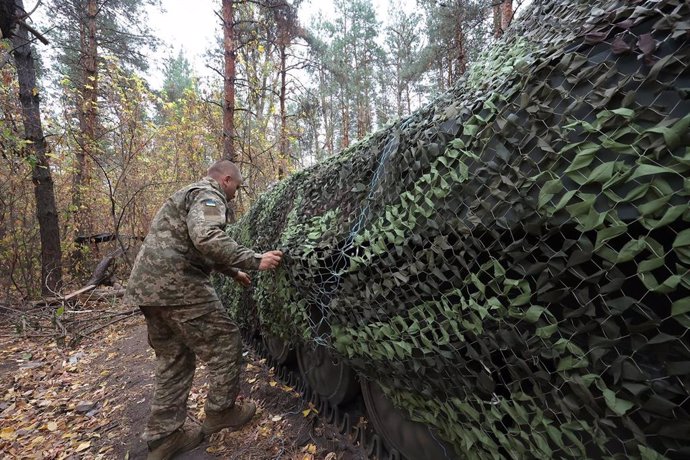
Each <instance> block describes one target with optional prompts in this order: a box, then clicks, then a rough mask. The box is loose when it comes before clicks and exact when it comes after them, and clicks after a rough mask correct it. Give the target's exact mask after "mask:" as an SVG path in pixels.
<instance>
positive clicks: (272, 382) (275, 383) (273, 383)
mask: <svg viewBox="0 0 690 460" xmlns="http://www.w3.org/2000/svg"><path fill="white" fill-rule="evenodd" d="M269 385H271V386H272V387H274V386H276V385H278V382H276V381H275V380H273V381H271V383H269Z"/></svg>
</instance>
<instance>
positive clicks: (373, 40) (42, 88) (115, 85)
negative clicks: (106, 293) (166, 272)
mask: <svg viewBox="0 0 690 460" xmlns="http://www.w3.org/2000/svg"><path fill="white" fill-rule="evenodd" d="M217 3H218V4H217V5H214V9H215V11H216V23H215V24H208V27H209V28H212V27H214V28H215V29H214V30H215V31H216V32H215V33H216V37H217V40H216V42H215V43H210V44H209V46H208V52H207V55H206V58H205V59H206V62H205V64H206V66H207V69H211V73H212V74H213V77H209V78H201V77H200V75H201V74H202V73H203V72H201V71H200V70H199V69H194V68H193V67H192V65H191V63H190V60H189V59H188V57H187V56H186V55H185V54H184V52H183V51H182V49H180V50H179V51H178V52H177V53H176V54H172V55H170V53H169V52H168V55H165V52H166V50H167V49H168V48H169V47H170V44H166V43H163V42H162V41H161V40H160V39H159V38H158V37H156V36H155V35H154V33H153V29H152V28H151V24H150V23H149V21H148V17H149V16H148V14H149V12H150V11H153V10H160V9H161V8H165V7H166V2H165V1H161V2H158V1H155V0H147V1H143V2H142V1H133V0H41V1H38V2H36V3H35V4H30V3H28V2H27V3H26V4H25V3H24V2H23V1H21V0H3V1H2V2H1V5H2V6H1V12H0V13H1V18H2V19H1V21H0V22H1V25H2V38H3V39H2V40H0V53H1V54H0V56H1V57H0V78H1V80H2V86H1V87H0V133H1V134H0V151H1V152H2V158H1V159H0V161H1V162H2V164H1V165H0V270H1V272H2V274H3V276H2V277H1V278H0V289H1V293H0V305H14V304H17V302H22V301H25V300H28V299H36V298H39V297H40V296H44V297H46V296H47V297H56V296H60V295H61V294H64V293H65V292H69V290H70V289H68V287H71V288H77V287H80V286H82V285H83V284H85V283H86V281H87V280H88V279H89V277H90V274H91V273H92V272H93V270H94V269H95V267H96V266H97V264H98V263H99V262H101V261H104V260H105V261H114V263H113V266H112V267H110V268H109V270H110V272H112V271H113V270H114V268H115V267H117V270H115V272H116V274H115V276H111V277H110V278H109V279H108V280H107V281H108V282H110V283H113V282H118V281H121V280H122V279H125V278H126V276H127V273H128V270H129V268H130V266H131V262H132V260H133V257H134V255H135V254H136V253H135V252H134V251H135V250H136V248H137V247H138V246H137V242H139V241H140V240H141V239H143V237H144V236H145V235H146V232H147V229H148V226H149V224H150V221H151V219H152V217H153V215H154V214H155V212H156V210H157V209H158V206H159V205H160V203H161V202H162V200H163V199H164V198H165V197H166V196H167V195H169V194H170V193H171V192H172V191H174V190H176V189H177V188H180V187H181V186H182V185H184V184H186V183H188V182H190V181H193V180H196V179H197V178H199V177H202V176H203V175H204V172H205V169H206V167H207V166H208V165H209V164H210V163H211V162H213V161H215V160H218V159H220V158H230V159H232V160H233V161H235V162H237V163H238V164H239V165H241V168H242V172H243V175H244V176H245V178H246V185H247V187H246V188H245V189H244V190H243V193H242V194H240V196H239V197H238V199H237V202H236V209H235V212H236V213H237V215H241V214H242V213H243V212H244V211H245V210H247V209H248V208H249V207H250V206H251V204H252V203H253V202H254V201H255V199H256V198H257V197H258V196H259V194H260V193H262V192H263V191H264V190H265V189H266V188H267V187H269V186H270V185H271V184H273V183H275V182H276V181H278V180H280V179H283V178H285V177H287V176H288V175H289V174H290V173H292V172H294V171H298V170H300V169H302V168H303V167H305V166H309V165H311V164H314V163H316V162H319V161H320V160H322V159H324V158H327V157H331V156H334V155H338V153H339V152H340V151H342V150H343V149H345V148H347V147H348V146H350V145H352V144H353V143H355V142H356V141H357V140H358V139H362V138H363V137H364V136H366V135H367V134H368V133H371V132H374V131H376V130H377V129H380V128H382V127H384V126H386V125H388V124H390V123H392V122H393V121H395V120H396V119H398V118H400V117H403V116H406V115H409V114H410V113H411V112H412V111H414V110H415V109H416V108H418V107H420V106H422V105H424V104H426V103H428V102H430V101H433V99H434V97H435V96H436V95H438V94H440V93H442V92H444V91H445V90H447V89H448V88H451V87H452V86H453V85H454V83H455V82H456V81H457V80H458V79H459V78H460V77H461V76H462V75H463V74H464V73H465V71H466V69H467V67H468V66H469V65H470V64H471V62H472V61H473V60H475V59H476V58H477V57H478V56H479V55H481V53H482V52H483V51H484V50H486V48H487V47H488V46H489V45H490V44H491V43H492V42H493V41H495V40H496V38H497V37H500V36H501V35H502V34H503V31H504V30H505V29H506V28H507V27H508V25H509V24H510V22H511V19H512V18H513V16H514V15H519V14H520V10H521V6H523V5H522V1H508V0H506V1H502V2H500V1H496V0H493V1H492V0H452V1H446V2H441V1H434V0H417V1H416V2H414V4H413V8H407V9H406V8H403V7H402V5H401V4H398V3H396V1H394V0H389V2H388V4H387V5H386V10H387V11H388V14H387V17H385V18H381V17H377V14H376V11H377V10H376V8H375V7H374V5H373V4H372V2H371V1H366V0H355V1H345V0H335V1H334V2H333V8H332V14H331V15H330V17H326V16H324V15H319V16H316V17H314V18H313V19H312V21H311V23H309V24H302V23H300V20H299V12H300V11H301V10H300V9H304V8H309V7H310V5H309V3H308V2H305V1H293V2H284V1H281V0H265V1H238V0H223V1H218V2H217ZM408 6H409V5H408ZM195 33H198V31H194V30H186V31H184V32H183V35H184V34H195ZM160 56H165V57H164V58H163V59H162V61H163V65H162V67H163V68H162V75H163V82H162V85H160V86H161V88H160V89H154V87H153V85H152V84H151V82H150V81H149V80H150V76H149V75H150V74H149V73H147V72H148V71H149V70H150V66H151V63H152V62H155V57H160ZM133 248H134V249H133ZM110 272H109V273H110ZM101 281H103V280H101Z"/></svg>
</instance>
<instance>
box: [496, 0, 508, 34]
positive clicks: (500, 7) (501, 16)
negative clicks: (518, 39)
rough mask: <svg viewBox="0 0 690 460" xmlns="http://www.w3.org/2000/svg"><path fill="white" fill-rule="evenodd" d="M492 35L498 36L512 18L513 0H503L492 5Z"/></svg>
mask: <svg viewBox="0 0 690 460" xmlns="http://www.w3.org/2000/svg"><path fill="white" fill-rule="evenodd" d="M493 13H494V14H493V15H494V36H495V37H497V38H498V37H500V36H502V35H503V33H504V32H505V30H506V29H507V28H508V26H509V25H510V22H511V21H512V20H513V0H504V1H503V2H502V3H498V4H496V5H494V7H493Z"/></svg>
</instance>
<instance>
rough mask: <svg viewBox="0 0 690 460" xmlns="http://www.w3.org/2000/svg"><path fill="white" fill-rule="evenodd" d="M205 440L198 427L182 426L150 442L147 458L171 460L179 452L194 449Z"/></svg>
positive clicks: (149, 459)
mask: <svg viewBox="0 0 690 460" xmlns="http://www.w3.org/2000/svg"><path fill="white" fill-rule="evenodd" d="M203 440H204V435H203V434H202V433H201V430H199V429H198V428H195V429H192V428H180V429H178V430H176V431H173V432H172V433H171V434H169V435H168V436H166V437H165V438H163V439H158V440H156V441H152V442H149V443H148V445H149V455H148V456H147V457H146V460H169V459H171V458H173V457H174V456H175V455H177V454H181V453H182V452H187V451H188V450H192V449H194V448H195V447H196V446H198V445H199V444H201V441H203Z"/></svg>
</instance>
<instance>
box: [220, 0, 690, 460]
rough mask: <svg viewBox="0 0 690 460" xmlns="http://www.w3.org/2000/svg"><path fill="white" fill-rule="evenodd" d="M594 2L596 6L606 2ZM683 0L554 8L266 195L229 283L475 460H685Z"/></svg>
mask: <svg viewBox="0 0 690 460" xmlns="http://www.w3.org/2000/svg"><path fill="white" fill-rule="evenodd" d="M602 5H604V6H602ZM689 38H690V3H688V2H687V1H681V0H659V1H646V2H643V1H634V2H627V1H617V2H594V1H582V0H580V1H565V0H554V1H543V2H534V4H533V5H532V9H531V11H529V13H528V14H525V15H523V17H522V19H520V20H517V21H516V23H515V24H514V25H513V26H512V28H511V31H510V32H509V33H508V34H507V35H506V36H505V37H504V39H503V40H502V41H501V42H500V43H498V45H497V46H496V47H494V48H493V49H492V50H491V51H490V52H488V53H487V54H486V55H485V56H484V57H483V58H482V59H481V60H480V62H478V63H477V64H476V65H474V66H473V67H472V68H471V69H470V70H469V71H468V73H467V74H466V75H465V77H463V79H462V80H461V81H460V82H459V84H458V85H457V86H456V87H455V88H454V89H453V90H452V91H450V92H448V93H445V94H443V95H441V96H440V97H438V98H437V99H436V100H434V101H433V102H432V103H430V104H429V105H428V106H426V107H425V108H423V109H421V110H419V111H417V112H416V113H414V114H413V115H411V116H410V117H408V118H405V119H402V120H399V121H397V122H395V123H393V124H391V125H389V126H387V127H385V128H384V129H382V130H380V131H379V132H377V133H374V134H372V135H370V136H369V137H368V138H366V139H363V140H362V141H360V142H358V143H357V144H355V145H353V146H352V147H350V148H348V149H347V150H345V151H343V152H342V153H341V154H339V155H337V156H335V157H332V158H330V159H328V160H326V161H324V162H323V163H320V164H318V165H316V166H314V167H312V168H310V169H307V170H304V171H301V172H298V173H296V174H294V175H293V176H291V177H290V178H288V179H287V180H285V181H283V182H281V183H279V184H277V185H276V186H275V187H274V188H273V189H272V190H270V191H268V192H267V193H266V194H264V195H263V196H262V197H261V198H260V199H259V200H258V201H257V202H256V204H255V205H254V206H253V207H252V209H251V210H250V211H249V212H248V213H247V214H246V215H245V216H244V217H243V218H242V219H241V220H240V221H239V222H238V223H237V224H236V225H234V226H233V227H232V228H231V229H230V230H229V232H230V233H231V235H232V236H233V237H234V238H235V239H236V240H237V241H239V242H240V243H243V244H245V245H247V246H250V247H253V248H261V249H273V248H281V249H282V250H284V251H285V253H286V257H285V263H284V265H283V266H282V268H281V269H279V270H278V271H275V272H261V273H260V274H258V275H257V277H256V278H257V279H256V280H255V282H254V284H255V287H254V288H253V290H251V291H241V290H239V289H238V288H236V287H235V286H234V285H233V284H232V283H226V282H222V281H219V283H220V284H219V286H218V288H219V289H220V290H222V292H223V295H222V296H223V298H224V301H225V302H226V304H227V306H228V309H229V311H230V312H231V313H232V314H233V315H234V317H235V318H236V319H237V321H238V322H239V323H240V324H241V325H242V326H243V327H244V328H247V329H250V330H259V329H262V330H264V331H267V332H268V333H270V334H272V335H275V336H278V337H282V338H284V339H286V340H289V341H291V342H293V343H318V344H321V345H323V346H325V347H328V348H329V349H330V350H331V352H332V353H333V354H334V355H337V356H339V357H340V358H342V359H343V360H344V361H345V362H347V363H348V364H349V365H351V366H352V367H353V368H355V369H356V370H357V371H358V372H359V373H360V375H362V376H363V377H365V378H370V379H373V380H375V381H377V382H379V383H380V385H381V387H382V388H383V390H384V392H385V394H386V395H387V396H388V397H389V398H390V399H391V400H392V401H393V402H394V403H395V405H396V406H397V407H399V408H401V409H403V410H405V411H406V413H408V414H409V415H410V417H411V418H412V419H413V420H416V421H420V422H422V423H425V424H427V425H429V426H431V427H433V428H434V430H435V432H436V433H437V434H438V436H439V437H441V438H442V439H444V440H446V441H447V442H449V443H450V445H452V446H453V447H454V449H455V451H456V453H461V455H460V454H458V455H460V456H461V457H462V458H503V457H509V458H512V457H518V458H535V457H537V458H559V457H560V458H562V457H568V458H584V457H590V458H611V457H616V458H643V459H656V458H664V457H667V458H687V456H690V417H689V415H688V410H689V409H690V399H689V396H690V346H689V345H690V342H689V340H688V327H689V326H690V317H689V316H688V313H689V312H690V294H689V288H690V228H689V226H688V222H690V211H689V207H688V202H689V201H690V200H689V199H688V195H689V194H690V179H688V177H690V175H689V174H688V171H689V170H690V134H689V131H690V130H689V129H688V127H689V126H690V98H689V92H690V72H689V70H688V66H689V65H690V43H688V40H689Z"/></svg>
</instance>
